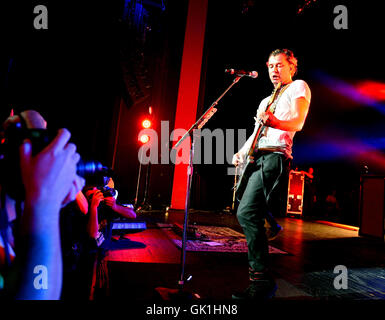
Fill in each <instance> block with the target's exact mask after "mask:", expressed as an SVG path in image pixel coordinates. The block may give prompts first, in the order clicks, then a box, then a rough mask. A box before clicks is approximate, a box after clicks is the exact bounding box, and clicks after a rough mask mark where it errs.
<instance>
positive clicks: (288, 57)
mask: <svg viewBox="0 0 385 320" xmlns="http://www.w3.org/2000/svg"><path fill="white" fill-rule="evenodd" d="M279 54H284V55H285V56H286V60H287V61H288V62H289V63H290V64H291V65H293V66H294V72H293V74H292V75H291V76H292V77H294V76H295V75H296V74H297V71H298V60H297V58H296V57H294V53H293V51H291V50H289V49H275V50H274V51H272V52H271V53H270V54H269V58H270V57H271V56H277V55H279Z"/></svg>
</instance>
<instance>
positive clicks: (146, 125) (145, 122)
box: [142, 119, 152, 129]
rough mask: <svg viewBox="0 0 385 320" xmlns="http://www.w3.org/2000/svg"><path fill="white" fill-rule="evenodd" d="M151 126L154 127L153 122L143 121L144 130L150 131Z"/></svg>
mask: <svg viewBox="0 0 385 320" xmlns="http://www.w3.org/2000/svg"><path fill="white" fill-rule="evenodd" d="M151 126H152V123H151V120H149V119H145V120H143V121H142V127H143V128H144V129H150V128H151Z"/></svg>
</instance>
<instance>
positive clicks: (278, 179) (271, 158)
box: [237, 153, 290, 272]
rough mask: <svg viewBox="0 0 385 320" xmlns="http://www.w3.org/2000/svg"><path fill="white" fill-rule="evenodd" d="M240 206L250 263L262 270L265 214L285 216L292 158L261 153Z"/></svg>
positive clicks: (265, 248) (265, 251)
mask: <svg viewBox="0 0 385 320" xmlns="http://www.w3.org/2000/svg"><path fill="white" fill-rule="evenodd" d="M253 166H254V168H253V170H254V171H253V173H252V174H251V176H250V178H249V181H248V183H247V186H246V189H245V191H244V193H243V196H242V199H241V201H240V203H239V206H238V210H237V218H238V221H239V223H240V225H241V226H242V228H243V231H244V233H245V236H246V240H247V246H248V260H249V266H250V267H251V268H252V269H253V270H254V271H257V272H263V271H265V270H266V269H267V264H268V254H269V249H268V243H267V238H266V233H265V232H266V231H265V226H264V224H265V217H266V214H267V213H268V212H270V213H271V214H272V215H273V216H283V215H284V212H285V210H286V201H287V184H288V177H289V171H290V159H287V158H286V156H284V155H283V154H280V153H260V154H259V155H258V154H257V156H256V157H255V162H254V163H253Z"/></svg>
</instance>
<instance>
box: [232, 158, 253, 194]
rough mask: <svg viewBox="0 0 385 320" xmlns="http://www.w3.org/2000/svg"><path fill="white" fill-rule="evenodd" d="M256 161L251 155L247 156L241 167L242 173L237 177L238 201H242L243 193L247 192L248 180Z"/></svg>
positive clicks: (236, 191) (236, 192) (236, 190)
mask: <svg viewBox="0 0 385 320" xmlns="http://www.w3.org/2000/svg"><path fill="white" fill-rule="evenodd" d="M253 163H254V161H253V160H251V159H250V157H247V159H246V162H245V163H244V164H243V165H242V166H241V167H240V168H239V170H240V174H239V177H238V179H237V184H236V186H235V197H236V198H237V200H238V201H241V199H242V196H243V193H244V192H245V189H246V186H247V182H248V181H249V178H250V176H251V174H252V172H253V170H252V164H253Z"/></svg>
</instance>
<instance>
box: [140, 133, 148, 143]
mask: <svg viewBox="0 0 385 320" xmlns="http://www.w3.org/2000/svg"><path fill="white" fill-rule="evenodd" d="M139 141H140V142H141V143H143V144H146V143H147V142H149V141H150V137H149V136H148V135H147V134H142V135H141V136H140V137H139Z"/></svg>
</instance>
